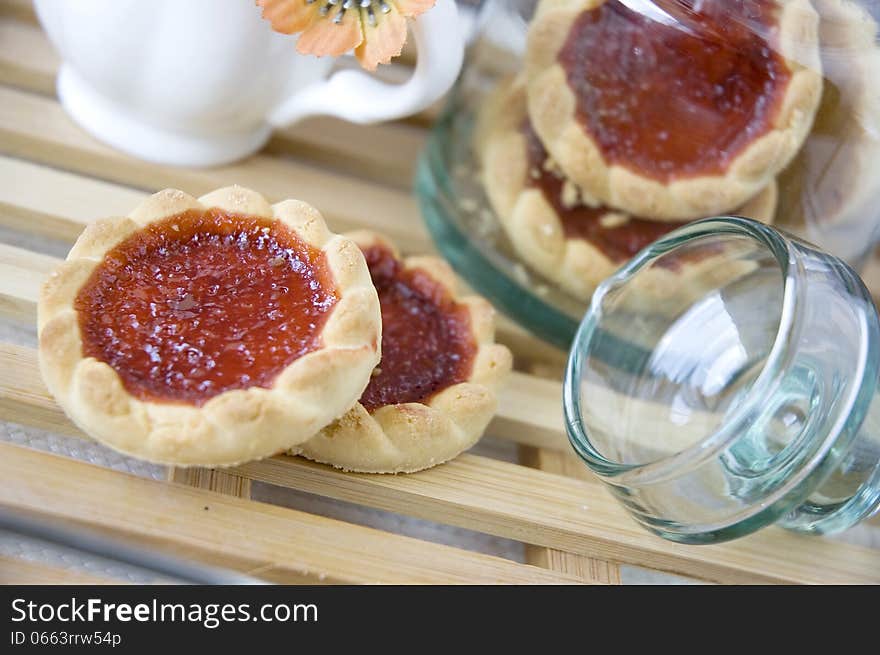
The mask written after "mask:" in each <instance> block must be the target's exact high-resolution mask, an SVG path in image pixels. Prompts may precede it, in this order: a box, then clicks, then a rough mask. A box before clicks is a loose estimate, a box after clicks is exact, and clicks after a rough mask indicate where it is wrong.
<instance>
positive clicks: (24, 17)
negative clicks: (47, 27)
mask: <svg viewBox="0 0 880 655" xmlns="http://www.w3.org/2000/svg"><path fill="white" fill-rule="evenodd" d="M0 16H8V17H11V18H15V19H16V20H20V21H25V22H30V23H34V24H36V22H37V15H36V13H35V12H34V5H33V2H31V0H0Z"/></svg>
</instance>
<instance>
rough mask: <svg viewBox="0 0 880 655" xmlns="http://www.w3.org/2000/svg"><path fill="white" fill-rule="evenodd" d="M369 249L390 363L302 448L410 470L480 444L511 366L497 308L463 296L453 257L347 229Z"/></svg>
mask: <svg viewBox="0 0 880 655" xmlns="http://www.w3.org/2000/svg"><path fill="white" fill-rule="evenodd" d="M347 236H348V237H349V238H351V239H352V240H353V241H355V242H356V243H357V244H358V245H359V246H360V248H361V249H362V250H363V253H364V255H365V257H366V260H367V264H368V266H369V269H370V273H371V276H372V279H373V284H374V285H375V287H376V289H377V291H378V293H379V303H380V305H381V308H382V361H381V362H380V363H379V366H378V367H377V368H376V370H375V371H374V372H373V377H372V379H371V380H370V383H369V384H368V385H367V388H366V390H365V391H364V393H363V394H362V395H361V397H360V401H359V402H358V403H357V404H356V405H355V406H354V408H353V409H351V410H350V411H349V412H348V413H347V414H345V416H343V417H342V418H340V419H339V420H337V421H335V422H334V423H332V424H331V425H329V426H328V427H326V428H324V429H323V430H321V432H320V433H319V434H318V435H317V436H316V437H314V438H312V439H310V440H308V441H306V442H305V443H303V444H301V445H300V446H298V447H297V448H295V449H293V450H292V451H291V452H292V454H298V455H302V456H304V457H307V458H309V459H312V460H316V461H318V462H323V463H325V464H331V465H333V466H336V467H338V468H341V469H345V470H348V471H359V472H367V473H404V472H406V473H409V472H414V471H419V470H421V469H425V468H429V467H431V466H434V465H436V464H440V463H442V462H445V461H447V460H450V459H452V458H453V457H455V456H456V455H458V454H459V453H461V452H462V451H464V450H467V449H468V448H470V447H471V446H473V445H474V444H475V443H476V442H477V440H478V439H479V438H480V436H481V435H482V434H483V432H484V430H485V429H486V426H487V425H488V423H489V421H490V419H491V418H492V416H493V415H494V413H495V410H496V406H497V398H496V390H497V388H498V386H499V384H500V383H501V381H502V380H503V378H504V377H505V376H506V375H507V374H508V372H509V371H510V368H511V355H510V351H508V350H507V348H505V347H504V346H501V345H498V344H496V343H494V334H495V322H494V310H493V309H492V307H491V305H489V303H488V302H487V301H486V300H484V299H483V298H480V297H476V296H467V297H463V298H462V297H459V295H458V294H457V292H456V286H457V283H456V278H455V275H454V274H453V272H452V270H451V269H450V267H449V265H448V264H447V263H446V262H445V261H443V260H441V259H437V258H436V257H407V258H405V259H402V258H401V256H400V255H399V253H398V252H397V250H396V249H395V248H394V246H393V245H392V244H391V242H390V241H388V240H387V239H385V238H383V237H381V236H379V235H377V234H374V233H371V232H356V233H352V234H349V235H347Z"/></svg>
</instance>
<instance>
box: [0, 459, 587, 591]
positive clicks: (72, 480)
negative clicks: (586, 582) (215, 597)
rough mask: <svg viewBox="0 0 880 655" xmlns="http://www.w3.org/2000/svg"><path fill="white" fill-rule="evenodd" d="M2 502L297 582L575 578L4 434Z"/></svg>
mask: <svg viewBox="0 0 880 655" xmlns="http://www.w3.org/2000/svg"><path fill="white" fill-rule="evenodd" d="M0 476H2V478H3V481H4V482H3V485H0V507H2V506H7V507H14V508H16V509H18V510H24V511H27V512H30V513H32V514H34V515H36V516H39V517H42V518H54V519H57V520H62V521H69V522H72V523H75V524H77V525H80V526H85V527H91V528H95V529H99V530H101V531H103V532H107V533H109V534H113V535H114V536H117V537H120V536H121V537H129V538H137V539H138V541H139V542H140V543H149V544H150V545H151V546H154V547H155V548H156V549H158V550H160V551H162V552H163V553H165V554H172V555H177V556H182V557H191V558H193V557H198V559H200V560H202V561H206V562H207V563H209V564H212V565H215V566H216V565H223V566H227V567H229V568H232V569H235V570H237V571H242V572H245V573H248V574H250V575H257V576H259V577H263V578H267V579H272V580H274V581H289V582H303V581H307V582H316V581H317V582H347V583H377V582H382V583H396V584H409V583H437V582H453V583H454V582H458V583H470V582H473V583H477V584H479V583H488V584H491V583H495V582H502V581H510V582H519V583H549V584H552V583H560V582H572V581H573V580H572V579H571V578H570V577H568V576H565V575H562V574H557V573H553V572H550V571H545V570H543V569H540V568H538V567H533V566H528V565H523V564H516V563H513V562H508V561H506V560H502V559H499V558H495V557H489V556H487V555H481V554H478V553H469V552H466V551H462V550H459V549H457V548H450V547H448V546H441V545H438V544H431V543H427V542H424V541H419V540H417V539H411V538H408V537H402V536H399V535H392V534H389V533H387V532H383V531H381V530H373V529H370V528H364V527H361V526H355V525H351V524H347V523H343V522H341V521H334V520H332V519H328V518H324V517H319V516H314V515H311V514H306V513H304V512H298V511H296V510H292V509H286V508H281V507H274V506H272V505H266V504H263V503H257V502H254V501H249V500H243V499H240V498H233V497H231V496H227V495H223V494H219V493H213V492H210V491H205V490H202V489H193V488H190V487H186V486H182V485H174V484H167V483H163V482H156V481H152V480H145V479H143V478H138V477H135V476H131V475H127V474H124V473H118V472H116V471H111V470H108V469H104V468H101V467H98V466H92V465H90V464H84V463H82V462H77V461H74V460H68V459H65V458H62V457H57V456H54V455H48V454H46V453H40V452H36V451H31V450H28V449H25V448H21V447H18V446H13V445H9V444H2V443H0Z"/></svg>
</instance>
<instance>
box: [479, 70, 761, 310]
mask: <svg viewBox="0 0 880 655" xmlns="http://www.w3.org/2000/svg"><path fill="white" fill-rule="evenodd" d="M477 135H478V140H477V148H478V150H479V158H480V160H481V164H482V175H483V182H484V187H485V189H486V193H487V195H488V197H489V201H490V203H491V204H492V207H493V209H494V210H495V213H496V214H497V215H498V217H499V221H500V223H501V225H502V227H503V229H504V231H505V233H506V234H507V236H508V238H509V239H510V241H511V244H512V246H513V248H514V250H515V251H516V253H517V254H518V255H519V257H521V258H522V260H523V262H524V263H525V264H527V265H529V266H530V267H531V268H532V269H534V270H535V271H537V272H538V273H540V274H541V275H543V276H544V277H545V278H547V279H548V280H550V281H552V282H554V283H555V284H557V285H558V286H559V287H560V288H561V289H563V290H564V291H566V292H567V293H568V294H570V295H571V296H573V297H576V298H579V299H582V300H588V299H589V298H590V296H591V295H592V293H593V291H594V290H595V289H596V286H598V284H599V283H600V282H601V281H602V280H604V279H605V278H606V277H608V276H609V275H611V274H612V273H613V272H614V271H615V270H617V268H619V267H620V266H621V265H622V264H623V263H624V262H626V261H627V260H629V259H630V258H632V257H633V256H634V255H635V254H636V253H637V252H638V251H639V250H641V249H642V248H644V247H645V246H647V245H649V244H650V243H652V242H653V241H656V240H657V239H659V238H660V237H661V236H663V235H665V234H666V233H668V232H671V231H672V230H674V229H676V228H678V227H680V226H681V225H684V224H685V223H683V222H682V223H676V222H670V221H658V220H656V219H653V218H641V217H634V216H631V215H629V214H627V213H626V212H625V211H621V210H619V209H615V208H612V207H608V206H606V205H603V204H601V203H594V204H588V202H590V200H589V199H586V200H585V199H584V197H583V195H582V194H581V192H580V189H579V188H578V187H577V185H576V184H574V183H573V182H571V181H570V180H568V179H567V178H566V177H565V176H564V174H563V173H562V172H561V170H560V168H559V166H558V165H556V163H555V162H554V161H553V159H552V158H551V157H550V156H549V154H548V153H547V151H546V150H545V149H544V146H543V144H542V143H541V141H540V139H539V138H538V136H537V134H536V133H535V131H534V128H533V127H532V124H531V121H530V120H529V117H528V113H527V111H526V90H525V82H524V80H523V78H522V77H517V78H514V79H511V80H506V81H503V82H502V83H501V84H500V85H499V87H498V89H496V90H495V91H494V93H493V97H492V99H491V100H490V102H488V103H487V104H486V106H485V110H484V112H483V114H482V115H481V116H480V117H479V121H478V127H477ZM776 196H777V191H776V183H775V182H772V181H771V183H770V184H769V185H768V186H767V187H765V189H764V190H762V191H761V192H760V193H759V194H758V195H757V196H755V197H754V198H752V199H751V200H749V201H748V202H746V203H745V204H744V205H743V206H742V207H739V208H737V209H736V210H734V211H733V212H731V213H733V214H737V215H740V216H747V217H749V218H754V219H756V220H760V221H763V222H765V223H771V222H772V221H773V217H774V213H775V209H776Z"/></svg>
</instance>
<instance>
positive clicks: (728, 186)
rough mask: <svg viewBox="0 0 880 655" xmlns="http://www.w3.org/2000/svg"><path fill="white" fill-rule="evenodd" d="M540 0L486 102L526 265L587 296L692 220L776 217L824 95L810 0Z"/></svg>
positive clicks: (497, 165) (498, 181)
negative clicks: (518, 49)
mask: <svg viewBox="0 0 880 655" xmlns="http://www.w3.org/2000/svg"><path fill="white" fill-rule="evenodd" d="M649 4H650V5H651V7H652V12H644V11H636V10H634V9H633V8H631V3H625V2H620V1H619V0H575V1H572V2H555V1H553V0H541V2H539V3H538V6H537V9H536V11H535V16H534V18H533V20H532V22H531V24H530V28H529V34H528V42H527V47H526V52H525V66H524V70H522V71H521V72H520V73H519V74H517V75H515V76H513V77H510V78H507V79H505V80H503V81H502V82H501V83H500V84H499V86H498V88H497V89H495V91H494V93H493V94H492V96H491V98H490V99H489V101H488V102H486V103H485V105H484V106H483V108H482V110H481V115H480V116H479V120H478V127H477V130H476V135H477V136H476V146H477V151H478V155H479V159H480V162H481V166H482V178H483V184H484V186H485V189H486V193H487V195H488V197H489V200H490V202H491V203H492V205H493V208H494V210H495V212H496V214H497V215H498V216H499V218H500V222H501V224H502V225H503V227H504V230H505V232H506V234H507V236H508V237H509V239H510V241H511V243H512V245H513V248H514V250H515V251H516V253H517V254H518V255H519V256H520V257H521V259H522V260H523V261H524V263H525V264H527V265H528V266H530V267H531V268H532V269H534V270H536V271H537V272H538V273H540V274H542V275H543V276H544V277H546V278H548V279H550V280H552V281H553V282H554V283H556V284H557V285H558V286H560V287H561V288H562V289H564V290H565V291H567V292H568V293H570V294H571V295H573V296H575V297H577V298H580V299H587V298H589V297H590V295H591V294H592V292H593V290H594V289H595V287H596V286H597V285H598V283H599V282H601V281H602V280H603V279H604V278H605V277H607V276H608V275H609V274H611V273H612V272H613V271H614V270H615V269H616V268H617V267H619V266H620V265H621V264H622V263H624V262H625V261H627V260H628V259H630V258H631V257H632V256H633V255H635V254H636V253H637V252H638V251H639V250H641V249H642V248H643V247H645V246H647V245H648V244H650V243H651V242H653V241H655V240H656V239H657V238H659V237H660V236H662V235H664V234H666V233H667V232H670V231H672V230H674V229H675V228H676V227H679V226H681V225H683V224H685V223H687V222H690V221H693V220H696V219H699V218H704V217H707V216H717V215H725V214H734V215H741V216H747V217H750V218H754V219H757V220H761V221H764V222H767V223H769V222H772V221H773V217H774V214H775V211H776V204H777V186H776V178H777V176H778V175H779V174H780V173H781V172H782V171H783V170H784V169H785V168H786V167H787V166H788V165H789V163H790V162H791V161H792V160H793V159H794V158H795V156H796V155H797V154H798V152H799V151H800V149H801V147H802V145H803V143H804V141H805V139H806V137H807V135H808V134H809V132H810V129H811V127H812V125H813V121H814V118H815V115H816V111H817V109H818V107H819V104H820V100H821V96H822V77H821V70H822V64H821V61H820V58H819V45H818V16H817V14H816V12H815V10H814V8H813V7H812V5H811V4H810V2H809V0H782V1H779V0H701V1H700V2H695V1H692V0H654V1H653V2H652V3H649Z"/></svg>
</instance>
